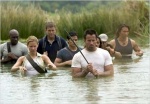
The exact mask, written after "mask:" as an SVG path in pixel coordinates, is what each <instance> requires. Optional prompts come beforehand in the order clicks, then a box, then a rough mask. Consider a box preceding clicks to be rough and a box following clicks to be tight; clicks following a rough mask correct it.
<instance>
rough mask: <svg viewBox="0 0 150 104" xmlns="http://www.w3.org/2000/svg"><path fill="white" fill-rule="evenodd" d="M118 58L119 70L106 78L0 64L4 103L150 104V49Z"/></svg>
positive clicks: (0, 92)
mask: <svg viewBox="0 0 150 104" xmlns="http://www.w3.org/2000/svg"><path fill="white" fill-rule="evenodd" d="M144 52H145V53H144V56H143V57H141V58H139V57H136V56H133V59H132V60H119V61H117V60H114V61H113V62H114V70H115V74H114V76H113V77H105V78H72V77H71V71H70V70H71V69H70V68H63V67H62V68H60V70H57V71H49V73H46V74H40V75H37V76H33V77H26V76H21V75H20V74H19V73H11V72H10V68H11V66H12V65H1V68H0V104H62V103H65V104H70V103H74V104H76V103H84V104H105V103H107V104H122V103H126V104H137V103H138V104H149V103H150V101H149V100H148V99H149V98H150V88H149V86H150V81H149V78H150V71H149V69H150V67H149V61H150V57H149V56H150V53H149V51H148V49H144Z"/></svg>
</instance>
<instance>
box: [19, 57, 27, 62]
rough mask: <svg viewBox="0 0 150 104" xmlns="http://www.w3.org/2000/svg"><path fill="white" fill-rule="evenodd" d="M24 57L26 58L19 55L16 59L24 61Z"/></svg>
mask: <svg viewBox="0 0 150 104" xmlns="http://www.w3.org/2000/svg"><path fill="white" fill-rule="evenodd" d="M25 58H26V56H20V57H19V58H18V60H19V61H21V62H22V61H24V59H25Z"/></svg>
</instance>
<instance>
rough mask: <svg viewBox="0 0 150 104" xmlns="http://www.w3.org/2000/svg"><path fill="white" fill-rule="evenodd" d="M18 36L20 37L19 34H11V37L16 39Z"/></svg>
mask: <svg viewBox="0 0 150 104" xmlns="http://www.w3.org/2000/svg"><path fill="white" fill-rule="evenodd" d="M16 36H19V34H17V33H10V37H16Z"/></svg>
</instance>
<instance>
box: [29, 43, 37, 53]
mask: <svg viewBox="0 0 150 104" xmlns="http://www.w3.org/2000/svg"><path fill="white" fill-rule="evenodd" d="M37 48H38V43H37V42H35V41H33V42H29V44H28V49H29V51H30V52H31V53H32V52H37Z"/></svg>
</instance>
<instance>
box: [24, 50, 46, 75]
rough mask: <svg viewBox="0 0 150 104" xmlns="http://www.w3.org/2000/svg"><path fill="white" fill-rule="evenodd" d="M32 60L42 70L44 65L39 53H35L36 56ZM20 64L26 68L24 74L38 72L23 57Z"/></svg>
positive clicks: (35, 73)
mask: <svg viewBox="0 0 150 104" xmlns="http://www.w3.org/2000/svg"><path fill="white" fill-rule="evenodd" d="M33 60H34V62H36V63H37V65H39V67H41V68H42V69H43V70H44V69H45V67H46V65H45V63H44V61H43V59H42V57H41V54H39V53H37V56H36V57H35V58H34V59H33ZM22 66H24V67H25V68H26V69H27V71H26V73H25V75H27V76H32V75H37V74H40V73H39V72H38V71H37V70H36V69H34V67H33V66H32V65H31V63H30V62H29V61H28V60H27V59H26V58H25V59H24V61H23V65H22Z"/></svg>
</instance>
